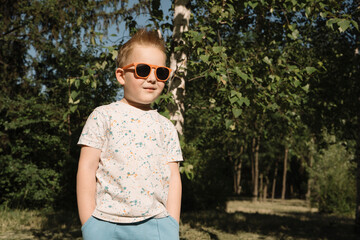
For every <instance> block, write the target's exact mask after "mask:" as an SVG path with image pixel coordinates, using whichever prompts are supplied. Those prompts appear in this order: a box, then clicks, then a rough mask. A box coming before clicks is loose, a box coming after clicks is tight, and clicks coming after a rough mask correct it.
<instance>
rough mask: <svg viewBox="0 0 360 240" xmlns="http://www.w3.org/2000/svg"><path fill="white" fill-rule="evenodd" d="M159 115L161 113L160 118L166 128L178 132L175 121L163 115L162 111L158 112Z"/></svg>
mask: <svg viewBox="0 0 360 240" xmlns="http://www.w3.org/2000/svg"><path fill="white" fill-rule="evenodd" d="M158 115H159V118H158V119H159V122H160V123H161V125H162V126H163V128H164V130H167V131H168V132H177V131H176V128H175V125H174V124H173V122H172V121H171V120H170V119H168V118H167V117H165V116H163V115H161V114H160V113H158Z"/></svg>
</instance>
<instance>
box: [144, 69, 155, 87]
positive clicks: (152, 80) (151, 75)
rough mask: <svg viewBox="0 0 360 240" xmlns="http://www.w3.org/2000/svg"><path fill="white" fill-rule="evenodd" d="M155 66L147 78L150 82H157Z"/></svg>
mask: <svg viewBox="0 0 360 240" xmlns="http://www.w3.org/2000/svg"><path fill="white" fill-rule="evenodd" d="M155 71H156V69H155V68H151V71H150V75H149V76H148V78H147V79H146V81H148V82H150V83H156V81H157V80H156V76H155Z"/></svg>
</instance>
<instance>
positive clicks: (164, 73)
mask: <svg viewBox="0 0 360 240" xmlns="http://www.w3.org/2000/svg"><path fill="white" fill-rule="evenodd" d="M169 74H170V71H169V69H167V68H164V67H159V68H157V70H156V76H157V77H158V79H160V80H162V81H165V80H166V79H168V77H169Z"/></svg>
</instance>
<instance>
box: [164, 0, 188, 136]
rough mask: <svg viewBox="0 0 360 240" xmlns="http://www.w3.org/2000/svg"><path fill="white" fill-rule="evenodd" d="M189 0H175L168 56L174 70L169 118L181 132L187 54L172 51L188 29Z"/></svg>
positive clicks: (170, 84)
mask: <svg viewBox="0 0 360 240" xmlns="http://www.w3.org/2000/svg"><path fill="white" fill-rule="evenodd" d="M189 4H190V0H175V9H174V21H173V23H174V28H173V44H174V45H173V48H172V49H173V52H172V53H171V57H170V68H171V69H172V70H174V75H173V77H172V78H171V79H170V80H169V91H170V92H171V93H172V97H173V99H174V103H169V105H168V108H169V111H170V119H171V120H173V121H174V122H175V127H176V130H177V131H178V132H179V134H180V135H182V134H183V126H184V112H185V107H184V99H185V77H186V74H187V71H186V66H187V56H186V54H185V52H184V51H179V52H174V51H175V50H174V49H175V48H176V46H180V45H181V44H183V42H184V40H183V39H182V34H183V33H184V32H187V31H188V30H189V20H190V9H189Z"/></svg>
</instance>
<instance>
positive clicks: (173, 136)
mask: <svg viewBox="0 0 360 240" xmlns="http://www.w3.org/2000/svg"><path fill="white" fill-rule="evenodd" d="M169 125H170V129H169V133H168V134H167V135H166V137H165V142H166V146H167V152H168V161H169V162H182V161H183V160H184V159H183V156H182V152H181V147H180V142H179V136H178V133H177V131H176V128H175V126H174V125H173V124H172V123H170V124H169Z"/></svg>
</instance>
